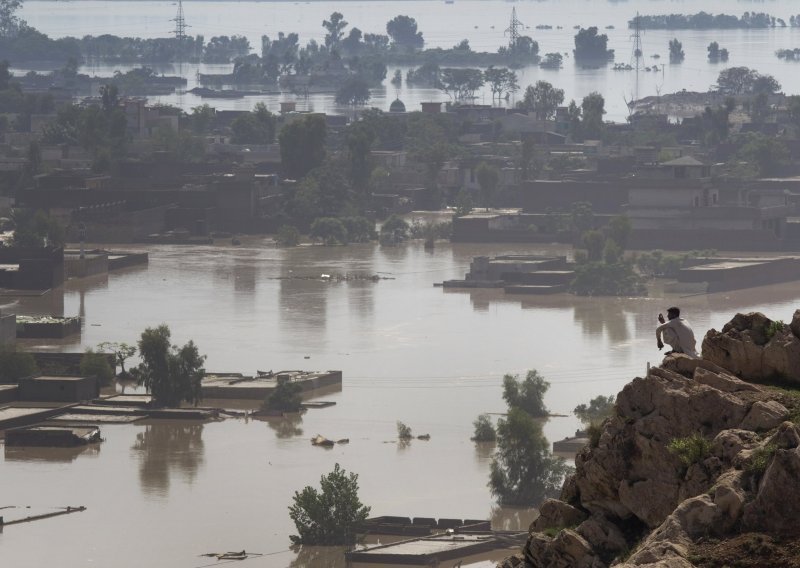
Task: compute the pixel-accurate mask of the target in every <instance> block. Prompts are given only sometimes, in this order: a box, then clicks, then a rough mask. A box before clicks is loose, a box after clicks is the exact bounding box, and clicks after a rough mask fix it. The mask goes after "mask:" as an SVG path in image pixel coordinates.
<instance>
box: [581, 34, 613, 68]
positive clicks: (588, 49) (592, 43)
mask: <svg viewBox="0 0 800 568" xmlns="http://www.w3.org/2000/svg"><path fill="white" fill-rule="evenodd" d="M572 53H573V55H574V56H575V61H578V62H580V61H607V60H608V59H612V58H613V57H614V50H613V49H608V36H607V35H606V34H598V33H597V28H596V27H594V26H592V27H591V28H588V29H584V28H581V29H580V30H579V31H578V33H577V34H575V49H574V50H573V51H572Z"/></svg>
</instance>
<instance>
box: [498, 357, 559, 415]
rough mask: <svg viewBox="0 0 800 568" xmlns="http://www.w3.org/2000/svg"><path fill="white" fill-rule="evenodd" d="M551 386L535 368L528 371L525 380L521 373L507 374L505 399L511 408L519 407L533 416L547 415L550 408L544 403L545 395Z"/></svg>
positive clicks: (505, 377)
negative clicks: (522, 378) (520, 375)
mask: <svg viewBox="0 0 800 568" xmlns="http://www.w3.org/2000/svg"><path fill="white" fill-rule="evenodd" d="M549 388H550V383H548V382H547V381H546V380H545V379H544V377H542V376H541V375H540V374H539V373H538V372H537V371H536V370H535V369H531V370H530V371H528V373H527V375H525V379H524V380H520V378H519V375H510V374H509V375H505V376H504V377H503V399H504V400H505V401H506V403H507V404H508V407H509V408H519V409H521V410H524V411H525V412H526V413H528V414H530V415H531V416H536V417H541V416H547V415H548V410H547V407H546V406H545V404H544V395H545V393H546V392H547V390H548V389H549Z"/></svg>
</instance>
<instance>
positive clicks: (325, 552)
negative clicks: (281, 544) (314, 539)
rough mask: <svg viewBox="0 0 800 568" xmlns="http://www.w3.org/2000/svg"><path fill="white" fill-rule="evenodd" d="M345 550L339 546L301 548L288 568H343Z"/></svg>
mask: <svg viewBox="0 0 800 568" xmlns="http://www.w3.org/2000/svg"><path fill="white" fill-rule="evenodd" d="M345 550H346V549H345V548H344V547H341V546H301V547H300V548H298V549H297V557H296V558H295V559H294V560H292V563H291V564H289V568H320V567H321V566H325V567H326V568H327V567H329V568H345V566H346V562H345V560H344V551H345Z"/></svg>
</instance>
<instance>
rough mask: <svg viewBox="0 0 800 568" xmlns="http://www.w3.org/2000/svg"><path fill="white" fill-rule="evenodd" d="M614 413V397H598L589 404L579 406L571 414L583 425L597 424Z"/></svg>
mask: <svg viewBox="0 0 800 568" xmlns="http://www.w3.org/2000/svg"><path fill="white" fill-rule="evenodd" d="M613 411H614V395H613V394H612V395H610V396H603V395H599V396H596V397H594V398H593V399H592V400H590V401H589V404H588V405H587V404H579V405H578V406H576V407H575V410H573V412H574V413H575V416H577V417H578V419H579V420H580V421H581V422H583V424H584V425H586V426H589V425H591V424H599V423H601V422H602V421H603V420H605V419H606V418H608V417H609V416H611V413H612V412H613Z"/></svg>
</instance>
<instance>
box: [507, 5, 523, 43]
mask: <svg viewBox="0 0 800 568" xmlns="http://www.w3.org/2000/svg"><path fill="white" fill-rule="evenodd" d="M522 29H525V25H524V24H523V23H522V22H520V21H519V20H518V19H517V9H516V8H511V24H509V26H508V29H507V30H506V31H505V32H504V33H506V34H508V49H509V50H512V51H513V50H514V48H516V47H517V42H518V41H519V37H520V33H519V31H520V30H522Z"/></svg>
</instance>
